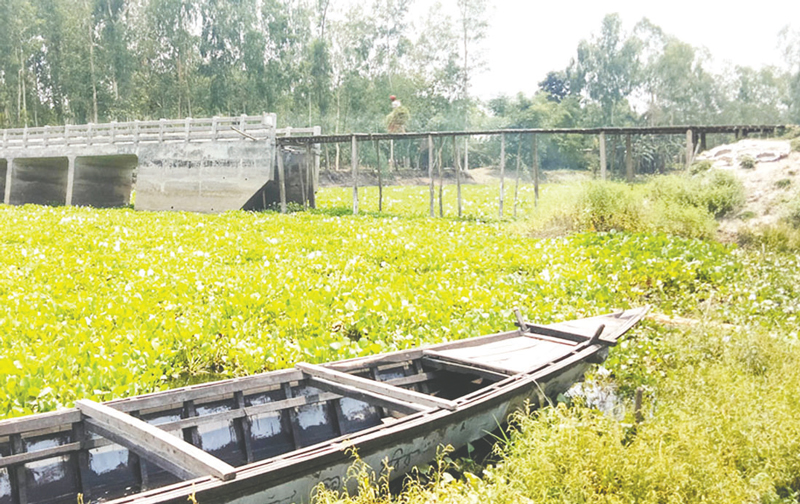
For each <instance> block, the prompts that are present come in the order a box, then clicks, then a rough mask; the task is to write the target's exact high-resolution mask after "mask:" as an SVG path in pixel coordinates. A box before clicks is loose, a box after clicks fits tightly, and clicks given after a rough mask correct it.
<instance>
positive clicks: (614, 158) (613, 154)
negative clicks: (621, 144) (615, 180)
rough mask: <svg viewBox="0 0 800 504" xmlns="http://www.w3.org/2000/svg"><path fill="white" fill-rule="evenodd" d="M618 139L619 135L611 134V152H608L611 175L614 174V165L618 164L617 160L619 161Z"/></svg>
mask: <svg viewBox="0 0 800 504" xmlns="http://www.w3.org/2000/svg"><path fill="white" fill-rule="evenodd" d="M617 139H618V136H617V135H612V136H611V149H610V152H608V153H607V154H608V173H609V174H610V175H612V176H613V175H614V165H616V164H617V163H616V161H617ZM620 174H622V171H621V170H620Z"/></svg>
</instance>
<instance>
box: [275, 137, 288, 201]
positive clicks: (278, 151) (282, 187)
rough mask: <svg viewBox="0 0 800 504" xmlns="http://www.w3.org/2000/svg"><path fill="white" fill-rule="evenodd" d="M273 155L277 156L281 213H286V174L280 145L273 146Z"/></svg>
mask: <svg viewBox="0 0 800 504" xmlns="http://www.w3.org/2000/svg"><path fill="white" fill-rule="evenodd" d="M275 155H276V156H277V158H278V179H279V180H278V188H279V189H280V192H281V213H284V214H285V213H286V174H285V173H284V172H283V152H281V147H280V145H276V146H275Z"/></svg>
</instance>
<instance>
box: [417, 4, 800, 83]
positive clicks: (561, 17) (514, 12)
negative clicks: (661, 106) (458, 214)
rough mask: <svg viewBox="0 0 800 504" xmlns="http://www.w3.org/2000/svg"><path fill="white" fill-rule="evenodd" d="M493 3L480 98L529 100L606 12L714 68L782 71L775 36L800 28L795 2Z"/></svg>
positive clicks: (798, 7) (799, 10)
mask: <svg viewBox="0 0 800 504" xmlns="http://www.w3.org/2000/svg"><path fill="white" fill-rule="evenodd" d="M442 3H444V4H450V3H452V4H454V3H455V2H454V1H453V0H442ZM419 4H422V5H425V4H428V2H425V1H424V0H418V5H417V6H416V7H417V8H419V7H420V5H419ZM490 5H491V8H490V9H491V12H490V23H491V24H490V28H489V33H488V37H487V39H486V40H485V42H484V44H483V47H484V59H485V60H486V63H487V65H488V66H487V68H486V71H484V72H483V73H482V74H481V75H478V76H476V77H475V79H474V80H473V90H472V92H473V94H476V95H478V96H480V97H481V98H492V97H495V96H497V95H499V94H502V93H505V94H509V95H513V94H516V93H517V92H519V91H522V92H525V93H526V94H532V93H533V92H534V91H535V90H536V83H537V82H539V81H540V80H542V78H544V76H545V75H546V74H547V72H549V71H550V70H559V69H563V68H565V67H566V66H567V64H568V63H569V61H570V58H572V57H573V56H574V55H575V51H576V48H577V46H578V42H579V41H580V40H581V39H584V38H589V37H590V36H591V35H592V34H596V33H599V31H600V24H601V21H602V19H603V17H604V16H605V15H606V14H609V13H614V12H616V13H619V14H620V16H621V18H622V22H623V29H624V30H626V31H628V30H631V29H632V28H633V26H634V25H635V24H636V23H637V22H638V21H639V20H641V19H642V18H643V17H647V18H648V19H650V21H651V22H653V23H654V24H656V25H658V26H660V27H661V28H662V29H663V30H664V32H665V33H667V34H670V35H674V36H676V37H678V38H679V39H680V40H682V41H684V42H687V43H689V44H691V45H694V46H698V47H706V48H707V49H708V50H709V51H710V53H711V55H712V56H713V58H714V60H715V63H716V65H717V67H716V68H722V67H723V65H724V64H725V63H731V64H734V65H744V66H751V67H754V68H760V67H761V66H764V65H782V64H783V58H782V56H781V53H780V51H779V49H778V32H779V31H780V30H781V28H783V27H784V26H786V25H787V24H789V25H791V26H792V28H793V29H799V28H800V1H798V0H784V1H776V0H758V1H755V2H747V3H745V2H743V1H742V2H735V1H728V2H719V1H713V0H712V1H709V0H694V1H686V0H650V1H647V0H639V1H632V0H600V1H586V0H546V1H541V2H534V1H514V0H495V1H494V2H491V1H490ZM448 7H449V6H448Z"/></svg>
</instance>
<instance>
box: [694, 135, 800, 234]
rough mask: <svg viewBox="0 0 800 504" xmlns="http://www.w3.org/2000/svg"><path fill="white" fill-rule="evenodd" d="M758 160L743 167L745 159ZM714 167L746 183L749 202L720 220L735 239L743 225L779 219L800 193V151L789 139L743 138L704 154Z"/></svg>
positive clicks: (721, 225) (755, 224)
mask: <svg viewBox="0 0 800 504" xmlns="http://www.w3.org/2000/svg"><path fill="white" fill-rule="evenodd" d="M745 156H749V157H751V158H752V159H754V160H755V161H756V163H755V167H754V168H743V167H742V166H741V161H742V158H744V157H745ZM698 159H708V160H710V161H712V162H713V163H714V167H715V168H717V169H722V170H729V171H730V172H731V173H733V174H735V175H736V176H737V177H738V178H739V180H741V181H742V184H743V185H744V192H745V199H746V200H745V204H744V207H743V208H742V209H741V210H740V211H739V212H738V213H737V214H736V215H734V216H731V217H729V218H727V219H724V220H723V221H722V222H721V223H720V233H721V235H722V238H734V237H735V236H736V233H737V232H738V230H739V229H740V228H741V227H743V226H748V227H759V226H762V225H770V224H774V223H776V222H778V220H780V219H781V218H782V217H784V216H785V215H786V212H787V211H788V206H789V204H790V203H791V202H792V201H795V200H797V198H798V197H799V196H800V152H792V151H791V148H790V146H789V141H788V140H741V141H739V142H737V143H734V144H728V145H723V146H720V147H717V148H715V149H712V150H710V151H708V152H707V153H703V154H702V155H701V156H698Z"/></svg>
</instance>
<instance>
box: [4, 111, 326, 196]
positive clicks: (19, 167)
mask: <svg viewBox="0 0 800 504" xmlns="http://www.w3.org/2000/svg"><path fill="white" fill-rule="evenodd" d="M1 134H2V138H0V202H4V203H6V204H9V205H24V204H27V203H33V204H45V205H82V206H93V207H120V206H126V205H128V204H130V197H131V191H132V190H133V189H134V180H135V190H136V198H135V208H136V209H137V210H187V211H195V212H223V211H226V210H236V209H241V208H246V209H261V208H265V207H267V206H271V205H274V204H277V203H279V202H280V201H281V193H283V194H284V197H283V200H284V202H285V201H294V202H297V203H304V202H311V204H312V205H313V195H314V191H315V189H316V181H317V174H318V172H319V154H318V149H317V148H314V147H312V148H308V149H303V150H298V151H295V152H293V153H292V152H286V151H285V150H284V149H281V151H282V159H281V161H282V163H276V152H277V140H276V139H277V138H278V137H286V136H290V135H298V134H299V135H319V134H320V128H319V127H315V128H307V129H301V128H294V129H292V128H286V129H280V130H279V129H277V128H276V117H275V114H263V115H259V116H247V115H243V116H240V117H213V118H207V119H191V118H189V119H184V120H177V121H175V120H170V121H168V120H163V119H162V120H160V121H134V122H126V123H116V122H112V123H107V124H87V125H80V126H75V125H67V126H59V127H52V126H44V127H38V128H19V129H9V130H3V131H2V132H1ZM278 165H280V166H278ZM276 166H277V167H278V168H279V170H276ZM282 172H283V173H284V176H283V177H281V173H282ZM281 189H283V190H281Z"/></svg>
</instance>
